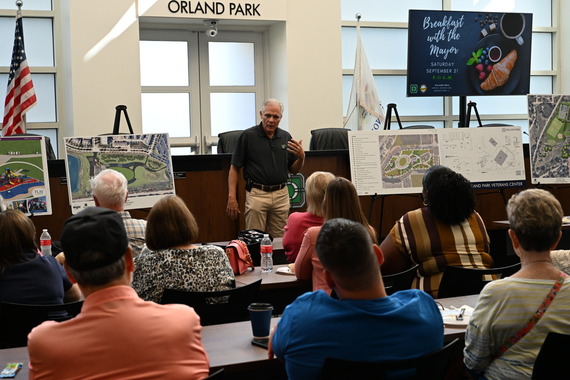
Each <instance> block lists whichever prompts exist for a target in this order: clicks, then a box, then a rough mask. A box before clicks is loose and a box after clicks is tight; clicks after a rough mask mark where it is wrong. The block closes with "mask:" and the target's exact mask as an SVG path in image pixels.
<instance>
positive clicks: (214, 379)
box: [204, 368, 225, 380]
mask: <svg viewBox="0 0 570 380" xmlns="http://www.w3.org/2000/svg"><path fill="white" fill-rule="evenodd" d="M224 371H225V369H224V368H220V369H219V370H217V371H215V372H212V373H210V375H209V376H208V377H206V378H205V379H204V380H220V379H223V378H224V377H225V372H224Z"/></svg>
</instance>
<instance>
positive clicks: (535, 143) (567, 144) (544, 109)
mask: <svg viewBox="0 0 570 380" xmlns="http://www.w3.org/2000/svg"><path fill="white" fill-rule="evenodd" d="M528 132H529V148H530V173H531V181H532V183H534V184H538V183H544V184H548V183H570V170H569V166H570V161H569V159H570V95H528Z"/></svg>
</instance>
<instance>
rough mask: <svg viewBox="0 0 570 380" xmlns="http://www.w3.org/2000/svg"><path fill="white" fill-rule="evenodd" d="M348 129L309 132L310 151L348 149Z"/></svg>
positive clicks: (324, 129)
mask: <svg viewBox="0 0 570 380" xmlns="http://www.w3.org/2000/svg"><path fill="white" fill-rule="evenodd" d="M348 131H349V130H348V129H345V128H321V129H313V130H312V131H311V141H310V143H309V149H310V150H332V149H348Z"/></svg>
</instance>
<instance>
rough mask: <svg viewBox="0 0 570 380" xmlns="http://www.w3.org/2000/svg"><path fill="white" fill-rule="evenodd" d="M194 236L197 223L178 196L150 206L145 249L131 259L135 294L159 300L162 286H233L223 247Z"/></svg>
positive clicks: (209, 288) (198, 288) (190, 288)
mask: <svg viewBox="0 0 570 380" xmlns="http://www.w3.org/2000/svg"><path fill="white" fill-rule="evenodd" d="M197 237H198V224H197V223H196V219H194V216H193V215H192V213H191V212H190V210H189V209H188V207H187V206H186V204H185V203H184V201H183V200H182V198H180V197H178V196H176V195H169V196H166V197H164V198H161V199H160V200H159V201H158V202H157V203H156V204H155V205H154V206H153V207H152V209H151V210H150V213H149V214H148V219H147V226H146V234H145V241H146V248H145V249H143V251H142V252H141V254H140V255H138V256H137V257H135V259H134V262H135V273H134V275H133V288H134V289H135V290H136V292H137V293H138V295H139V297H141V298H142V299H144V300H146V301H155V302H159V301H160V299H161V297H162V292H163V291H164V289H166V288H171V289H180V290H188V291H201V292H207V291H216V290H227V289H231V288H234V287H235V279H234V273H233V270H232V267H231V266H230V262H229V260H228V257H227V256H226V253H225V252H224V250H223V249H221V248H220V247H217V246H214V245H200V244H195V241H196V238H197Z"/></svg>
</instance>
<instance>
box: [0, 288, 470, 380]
mask: <svg viewBox="0 0 570 380" xmlns="http://www.w3.org/2000/svg"><path fill="white" fill-rule="evenodd" d="M478 296H479V295H477V294H475V295H469V296H461V297H451V298H440V299H437V302H439V303H440V304H441V305H443V307H445V308H451V307H452V306H453V307H455V308H459V307H461V306H463V305H467V306H471V307H475V304H476V303H477V297H478ZM278 322H279V317H274V318H272V321H271V324H272V326H275V325H276V324H277V323H278ZM464 335H465V327H445V329H444V339H445V341H446V342H449V341H451V340H453V339H455V338H463V336H464ZM251 337H252V333H251V325H250V322H249V321H245V322H234V323H226V324H221V325H212V326H205V327H203V329H202V342H203V344H204V347H205V348H206V352H207V353H208V357H209V359H210V366H211V368H212V371H215V370H217V369H219V368H225V372H226V373H228V374H229V373H236V374H239V373H246V372H248V373H249V372H250V371H267V370H275V369H276V368H277V369H278V370H279V368H281V369H282V365H281V364H280V362H279V361H278V360H276V359H272V360H269V359H268V357H267V350H266V349H264V348H260V347H257V346H254V345H252V344H251ZM11 362H17V363H23V364H24V366H23V368H22V369H21V370H20V371H19V372H18V374H17V375H16V379H27V378H28V373H29V371H28V362H29V359H28V350H27V347H17V348H8V349H3V350H0V364H3V365H6V363H11Z"/></svg>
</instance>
